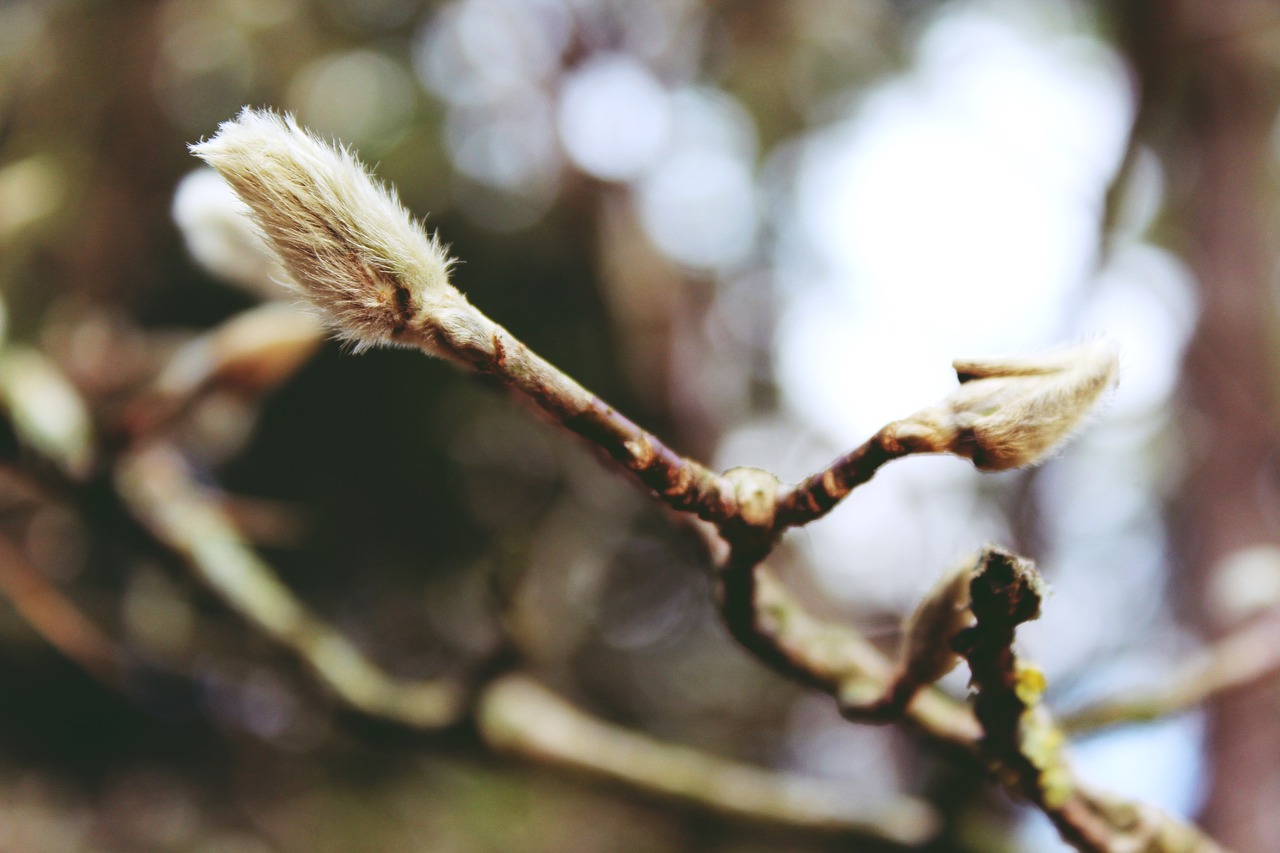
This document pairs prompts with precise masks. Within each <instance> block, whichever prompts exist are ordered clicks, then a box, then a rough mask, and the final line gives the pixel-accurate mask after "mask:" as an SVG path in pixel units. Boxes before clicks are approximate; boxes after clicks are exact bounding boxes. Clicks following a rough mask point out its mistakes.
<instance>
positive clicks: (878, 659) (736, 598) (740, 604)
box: [718, 552, 982, 752]
mask: <svg viewBox="0 0 1280 853" xmlns="http://www.w3.org/2000/svg"><path fill="white" fill-rule="evenodd" d="M738 561H740V562H738ZM718 576H719V580H720V599H721V601H720V606H721V611H722V613H723V616H724V620H725V623H726V624H727V625H728V627H729V631H730V633H731V634H733V636H734V639H736V640H737V641H738V642H739V643H741V644H742V645H743V646H744V647H745V648H747V649H748V650H749V651H751V652H752V653H753V654H755V655H756V657H758V658H760V659H761V660H762V661H764V662H766V663H768V664H769V665H770V666H772V667H773V668H774V669H776V670H778V671H779V672H781V673H783V674H784V675H787V676H788V677H790V678H793V679H795V680H797V681H800V682H802V683H805V684H809V685H810V686H813V687H816V688H818V689H820V690H823V691H825V692H827V693H830V694H831V695H832V696H834V697H836V699H837V701H838V702H839V704H840V708H841V712H842V713H844V714H845V715H846V716H848V717H850V718H851V719H855V720H856V719H863V718H865V716H866V714H865V710H864V709H865V705H866V704H867V697H874V696H883V695H885V694H886V693H888V692H890V691H891V690H892V686H893V683H894V681H893V665H892V664H891V663H890V662H889V660H888V659H887V658H886V657H885V656H884V655H883V654H881V652H880V651H879V650H878V649H876V647H875V646H874V645H872V644H871V642H870V641H869V640H867V639H866V638H865V637H863V636H862V635H861V634H859V633H858V632H857V631H855V630H853V629H851V628H847V627H844V626H838V625H833V624H831V623H828V622H823V621H822V620H819V619H816V618H815V617H814V616H812V615H811V614H810V613H809V612H808V611H807V610H805V608H804V607H803V605H801V604H800V602H799V601H798V600H797V599H796V598H795V597H794V596H793V595H792V594H791V593H790V592H789V591H788V590H787V589H786V587H785V586H784V585H783V584H782V583H781V582H780V581H779V580H778V579H777V577H776V576H775V575H774V574H773V573H772V572H771V571H769V569H768V568H767V567H766V566H764V565H763V564H760V563H756V562H753V560H752V557H750V556H744V555H742V554H741V552H739V556H738V557H737V559H736V560H731V561H730V562H729V563H727V564H726V566H725V568H724V569H723V570H721V571H720V572H719V575H718ZM903 704H904V707H903V708H901V709H900V711H899V712H898V713H894V714H885V715H881V716H880V717H879V719H880V720H885V719H888V718H891V717H893V718H902V719H904V720H905V721H907V722H909V723H910V724H911V725H912V726H913V727H914V728H916V729H918V730H919V731H921V732H923V733H924V734H926V735H928V736H929V737H930V739H932V740H934V741H936V742H938V743H943V744H947V745H950V746H954V747H959V748H961V749H963V750H965V751H967V752H976V751H977V744H978V739H979V737H980V736H981V733H982V732H981V729H980V728H979V726H978V722H977V720H976V719H975V718H974V716H973V712H972V711H970V710H969V709H968V708H967V707H965V706H964V705H963V704H961V703H959V702H956V701H955V700H953V699H951V698H949V697H948V696H946V695H945V694H943V693H941V692H940V691H937V690H932V689H930V690H924V691H922V692H919V693H917V694H916V695H914V697H913V698H911V699H910V700H909V701H907V702H905V703H903Z"/></svg>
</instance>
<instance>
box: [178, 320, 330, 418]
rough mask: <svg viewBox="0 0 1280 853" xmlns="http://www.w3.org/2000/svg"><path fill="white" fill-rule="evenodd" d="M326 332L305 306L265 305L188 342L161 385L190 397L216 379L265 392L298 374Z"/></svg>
mask: <svg viewBox="0 0 1280 853" xmlns="http://www.w3.org/2000/svg"><path fill="white" fill-rule="evenodd" d="M324 337H325V329H324V325H323V324H322V323H321V322H320V321H319V320H318V319H317V318H315V317H314V316H312V315H311V314H308V313H307V312H306V311H304V310H303V309H301V308H298V307H295V306H293V305H287V304H284V303H274V304H267V305H262V306H260V307H258V308H255V309H253V310H251V311H245V312H243V313H241V314H239V315H237V316H236V317H234V318H232V319H231V320H228V321H227V322H225V323H223V324H222V325H221V326H219V327H218V328H216V329H214V330H213V331H212V332H209V333H208V334H205V335H201V336H200V337H198V338H196V339H195V340H193V341H191V342H189V343H187V344H186V345H185V346H183V348H182V349H180V350H179V351H178V352H177V353H176V354H175V355H174V357H173V359H172V361H170V362H169V365H168V366H167V367H166V368H165V370H164V372H163V373H161V374H160V376H159V377H158V378H157V379H156V386H155V389H156V392H157V393H159V394H160V395H161V396H162V397H166V398H185V397H188V396H190V395H192V394H194V393H195V392H196V391H198V390H200V389H201V388H204V387H206V386H208V385H210V384H214V385H218V386H220V387H223V388H226V389H229V390H234V391H238V392H242V393H247V394H252V395H257V394H261V393H265V392H267V391H271V390H273V389H274V388H275V387H276V386H277V385H279V384H280V383H281V382H283V381H284V380H285V379H288V378H289V377H290V376H292V375H293V374H294V373H295V372H296V371H297V370H298V368H299V367H301V366H302V364H303V363H304V362H305V361H306V360H307V359H308V358H310V357H311V354H312V353H314V352H315V350H316V348H317V347H318V346H319V345H320V343H321V342H322V341H323V340H324Z"/></svg>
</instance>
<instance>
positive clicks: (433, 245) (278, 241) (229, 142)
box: [191, 107, 465, 348]
mask: <svg viewBox="0 0 1280 853" xmlns="http://www.w3.org/2000/svg"><path fill="white" fill-rule="evenodd" d="M191 150H192V152H193V153H194V154H196V155H197V156H199V157H201V158H202V159H203V160H204V161H205V162H206V163H208V164H209V165H210V166H212V167H213V168H215V169H217V170H218V172H219V173H220V174H221V175H222V176H223V177H224V178H225V179H226V181H227V183H229V184H230V185H231V187H232V189H234V190H235V191H236V194H237V195H238V196H240V198H241V200H243V201H244V202H245V204H247V205H248V206H249V209H250V211H251V213H252V215H253V218H254V221H255V222H257V224H258V226H259V227H260V228H261V229H262V231H263V234H265V235H266V237H267V240H268V241H269V242H270V243H271V245H272V247H273V248H274V249H275V251H276V253H277V254H278V255H279V256H280V260H281V261H282V262H283V264H284V266H285V269H286V270H287V271H288V272H289V275H290V276H291V277H292V278H293V279H294V281H296V282H297V283H298V285H300V286H301V288H302V290H303V292H304V293H305V295H306V296H307V298H308V299H310V300H311V302H313V303H314V304H315V305H317V306H318V307H320V308H321V309H322V310H323V311H324V312H325V313H326V314H327V315H328V316H329V317H330V318H331V319H332V321H333V322H334V324H335V325H336V326H337V329H338V332H339V334H341V335H342V336H343V337H344V338H347V339H348V340H350V341H351V342H353V343H354V344H355V345H356V346H357V347H358V348H363V347H367V346H373V345H375V344H382V343H393V342H396V341H401V340H406V341H407V340H410V339H412V340H413V342H415V343H418V344H419V345H422V344H423V343H424V340H425V342H426V343H428V345H429V341H430V339H431V337H432V335H431V333H430V332H429V331H428V329H429V327H430V325H431V323H432V322H433V318H435V317H436V316H437V315H438V314H440V313H441V312H442V311H445V310H447V309H448V308H450V307H452V306H454V305H456V304H458V303H462V302H465V300H463V299H462V296H461V294H459V293H458V291H457V290H455V289H454V288H453V287H452V286H451V285H450V284H449V266H450V264H451V263H452V262H451V261H450V259H449V257H448V255H447V253H446V252H445V250H444V249H443V247H441V245H440V243H439V241H438V240H436V239H435V238H434V237H432V236H428V234H427V233H426V231H425V230H424V229H423V227H422V225H421V223H419V222H417V221H415V220H414V219H413V218H412V217H411V216H410V215H409V213H408V211H406V210H405V209H404V206H403V205H401V203H400V201H399V199H398V198H397V197H396V194H395V191H394V190H392V189H389V188H387V187H385V186H383V185H382V184H380V183H379V182H377V181H376V180H375V179H374V178H373V176H372V175H370V173H369V171H368V170H367V169H366V168H365V167H364V165H363V164H361V163H360V161H359V160H357V159H356V158H355V156H354V155H353V154H352V153H351V152H350V151H349V150H347V149H346V148H343V147H341V146H333V145H330V144H328V143H326V142H325V141H323V140H322V139H320V138H319V137H317V136H315V135H314V134H312V133H310V132H308V131H306V130H304V129H302V128H300V127H298V125H297V123H296V122H295V121H294V120H293V118H292V116H288V115H284V116H282V115H278V114H276V113H273V112H270V111H267V110H254V109H250V108H248V107H246V108H245V109H244V110H242V111H241V113H240V115H238V116H237V117H236V118H234V119H232V120H230V121H226V122H223V123H222V124H221V125H220V126H219V128H218V132H217V133H216V134H214V136H213V137H212V138H211V139H209V140H207V141H205V142H201V143H199V144H197V145H193V146H192V147H191ZM428 348H429V346H428Z"/></svg>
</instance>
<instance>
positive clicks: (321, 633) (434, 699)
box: [116, 443, 464, 729]
mask: <svg viewBox="0 0 1280 853" xmlns="http://www.w3.org/2000/svg"><path fill="white" fill-rule="evenodd" d="M116 485H117V488H118V490H119V492H120V495H121V497H122V498H123V499H124V501H125V503H126V504H127V505H128V506H129V508H130V509H131V510H132V512H133V513H134V515H135V516H136V517H137V518H138V520H139V521H141V522H142V523H143V525H144V526H146V527H147V529H148V530H150V531H151V532H152V534H153V535H154V536H155V537H156V538H157V539H158V540H160V541H161V542H163V543H164V544H166V545H167V546H168V547H170V548H171V549H173V551H174V552H175V553H177V554H179V555H181V556H182V557H183V559H184V560H186V562H187V564H188V565H189V566H190V567H191V569H192V570H193V571H194V572H195V573H196V575H197V576H198V577H199V578H200V579H201V580H203V581H204V582H205V583H206V584H207V585H208V586H209V587H210V588H211V589H213V591H214V592H216V593H218V594H219V595H220V596H222V598H223V599H224V600H225V601H226V602H227V603H228V604H230V605H231V606H232V607H233V608H234V609H235V610H236V611H238V612H239V613H240V614H241V615H242V616H244V617H245V618H246V619H247V620H249V621H250V622H251V623H252V624H254V625H255V626H257V627H258V628H259V629H260V630H261V631H263V632H264V633H265V634H267V635H268V636H270V637H272V638H273V639H275V640H276V641H277V642H279V643H281V644H283V645H285V646H287V647H289V648H291V649H292V650H293V651H294V652H295V653H296V654H297V655H298V656H299V657H301V658H302V659H303V661H305V662H306V663H307V665H308V666H310V667H311V669H312V670H313V671H314V672H315V673H316V675H317V676H318V677H319V679H320V680H321V682H323V683H324V684H325V685H326V686H327V687H328V688H329V689H330V690H332V691H333V692H334V693H335V694H336V695H337V696H338V697H339V698H340V699H342V700H343V701H344V702H346V703H347V704H349V705H351V706H352V707H353V708H356V709H357V710H360V711H362V712H364V713H366V714H369V715H372V716H378V717H383V718H385V719H389V720H393V721H396V722H399V723H402V724H405V725H410V726H414V727H416V728H422V729H434V728H441V727H444V726H448V725H452V724H453V723H455V722H457V721H458V719H459V718H460V716H461V714H462V712H463V699H464V695H463V690H462V688H461V686H460V685H458V684H456V683H454V682H451V681H445V680H441V681H422V682H407V681H401V680H398V679H395V678H394V677H392V676H390V675H388V674H387V673H385V672H383V671H382V670H381V669H379V668H378V667H377V666H376V665H375V664H374V663H373V662H371V661H370V660H369V659H368V658H366V657H365V656H364V655H363V654H362V653H361V652H360V651H359V650H358V649H357V648H356V647H355V646H354V645H352V643H351V641H350V640H348V639H347V638H346V637H344V636H343V635H342V634H340V633H339V632H338V631H336V630H335V629H334V628H333V627H331V626H330V625H329V624H328V623H326V622H324V621H323V620H321V619H319V618H318V617H316V616H315V615H314V614H313V613H312V612H311V611H310V610H308V609H307V608H306V607H305V606H304V605H303V604H302V603H301V602H299V601H298V600H297V598H296V597H295V596H294V595H293V593H291V592H290V591H289V590H288V588H287V587H285V586H284V585H283V584H282V583H280V581H279V580H278V579H277V578H276V576H275V574H274V573H273V572H272V571H271V568H270V566H268V565H267V564H266V563H265V562H264V561H263V560H262V559H261V558H259V557H258V555H257V554H256V553H255V552H254V551H253V549H252V548H251V547H250V546H249V545H248V544H247V543H246V542H245V541H244V539H243V537H242V536H241V535H240V532H239V530H237V529H236V527H235V525H234V524H233V522H232V520H231V519H230V517H229V516H228V515H227V513H226V512H225V511H224V509H223V508H222V505H221V502H220V501H219V500H218V499H217V498H216V497H215V496H214V495H211V494H209V493H208V492H207V491H206V490H204V489H201V488H200V487H199V485H198V484H197V483H196V482H195V481H194V480H193V478H192V476H191V472H190V470H189V469H188V468H187V466H186V463H185V462H184V461H183V460H182V458H181V455H180V454H179V453H178V451H177V450H176V449H174V448H172V447H170V446H168V445H165V444H163V443H156V444H153V445H152V446H150V447H146V448H143V449H141V450H137V451H134V452H133V453H131V454H128V455H126V456H125V457H123V458H122V459H121V460H120V462H119V463H118V467H117V473H116Z"/></svg>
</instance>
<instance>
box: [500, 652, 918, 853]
mask: <svg viewBox="0 0 1280 853" xmlns="http://www.w3.org/2000/svg"><path fill="white" fill-rule="evenodd" d="M477 723H478V725H479V728H480V732H481V735H482V736H483V737H484V739H485V741H486V742H487V743H488V744H489V745H490V746H492V747H494V748H495V749H496V750H499V751H501V752H507V753H511V754H514V755H519V756H523V757H525V758H530V759H534V760H537V761H541V762H545V763H549V764H554V765H558V766H562V767H570V768H576V769H579V770H582V771H585V772H588V773H590V774H592V775H595V776H600V777H603V778H606V779H610V780H613V781H615V782H620V783H622V784H624V785H627V786H628V787H631V788H634V789H637V790H640V791H642V792H645V793H650V794H657V795H660V796H663V797H668V798H671V799H675V800H679V801H681V802H685V803H689V804H692V805H696V806H698V807H700V808H704V809H709V810H711V811H714V812H718V813H720V814H723V815H726V816H728V817H732V818H735V819H738V820H746V821H750V822H755V823H760V822H764V823H770V824H776V825H780V826H790V827H798V828H803V829H807V830H820V831H826V832H838V833H848V834H851V835H858V836H863V837H865V838H868V839H875V840H879V841H888V842H891V843H894V844H898V845H906V846H915V845H918V844H923V843H924V842H926V841H928V840H929V839H930V838H931V837H932V836H933V834H934V833H935V832H936V831H937V827H938V821H937V817H936V816H935V815H934V813H933V810H932V809H931V808H930V807H929V806H928V805H927V804H925V803H923V802H921V801H919V800H915V799H911V798H901V799H898V800H895V801H893V802H891V803H887V804H884V805H877V806H875V807H873V808H871V809H868V808H866V807H862V806H860V805H859V804H857V803H854V802H850V800H849V797H848V795H847V793H846V792H845V791H844V790H843V788H842V787H841V786H840V785H839V784H838V783H835V782H824V781H820V780H817V779H811V778H806V777H802V776H792V775H786V774H779V773H771V772H767V771H764V770H759V769H757V768H753V767H748V766H746V765H742V764H738V763H736V762H732V761H727V760H725V759H722V758H717V757H715V756H711V755H708V754H706V753H703V752H700V751H698V750H695V749H691V748H689V747H686V746H675V745H671V744H666V743H662V742H660V741H657V740H655V739H653V738H649V737H646V736H644V735H641V734H637V733H635V732H632V731H629V730H627V729H624V728H621V727H619V726H614V725H610V724H608V723H605V722H602V721H601V720H598V719H596V718H594V717H592V716H589V715H587V714H585V713H583V712H582V711H580V710H579V709H577V708H575V707H574V706H573V705H571V704H569V703H568V702H566V701H565V700H564V699H562V698H560V697H559V696H556V695H555V694H554V693H552V692H551V691H549V690H547V689H546V688H545V687H542V686H541V685H539V684H538V683H537V682H535V681H533V680H532V679H530V678H528V677H527V676H523V675H508V676H504V677H502V678H500V679H499V680H497V681H495V682H493V683H492V684H490V685H489V686H488V687H487V688H486V689H485V690H484V692H483V694H482V696H481V699H480V702H479V705H478V711H477Z"/></svg>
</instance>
